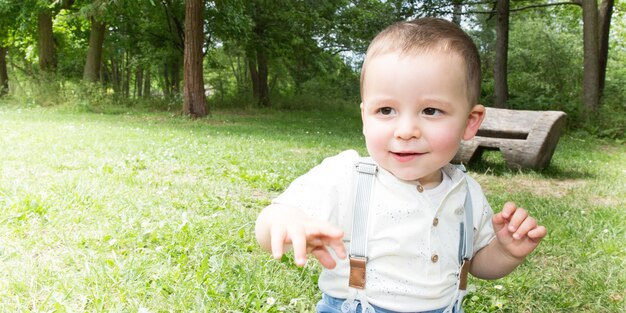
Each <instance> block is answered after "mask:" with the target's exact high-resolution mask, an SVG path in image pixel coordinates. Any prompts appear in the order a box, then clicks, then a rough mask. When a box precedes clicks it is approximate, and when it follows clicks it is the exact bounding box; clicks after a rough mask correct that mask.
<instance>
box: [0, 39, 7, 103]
mask: <svg viewBox="0 0 626 313" xmlns="http://www.w3.org/2000/svg"><path fill="white" fill-rule="evenodd" d="M7 50H8V49H7V48H6V47H3V46H0V96H4V95H6V94H7V93H9V74H8V72H7Z"/></svg>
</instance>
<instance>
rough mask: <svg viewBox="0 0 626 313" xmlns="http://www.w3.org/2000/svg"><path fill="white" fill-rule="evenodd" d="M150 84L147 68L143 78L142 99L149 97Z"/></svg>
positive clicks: (150, 91)
mask: <svg viewBox="0 0 626 313" xmlns="http://www.w3.org/2000/svg"><path fill="white" fill-rule="evenodd" d="M150 87H152V86H151V82H150V68H147V69H146V71H145V72H144V77H143V97H144V98H149V97H150V96H151V93H152V90H151V88H150Z"/></svg>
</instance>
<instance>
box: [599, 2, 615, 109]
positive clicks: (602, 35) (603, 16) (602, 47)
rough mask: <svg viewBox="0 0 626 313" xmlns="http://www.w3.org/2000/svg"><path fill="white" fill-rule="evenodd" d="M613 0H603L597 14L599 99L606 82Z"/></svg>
mask: <svg viewBox="0 0 626 313" xmlns="http://www.w3.org/2000/svg"><path fill="white" fill-rule="evenodd" d="M614 6H615V1H614V0H604V1H602V4H601V5H600V10H599V12H598V32H599V34H598V38H599V40H600V41H599V42H598V45H599V47H598V50H599V58H600V60H599V62H600V64H599V67H600V77H599V79H600V86H599V88H600V91H599V93H600V97H602V94H603V93H604V83H605V81H606V65H607V62H608V59H609V58H608V56H609V31H610V28H611V16H612V15H613V7H614Z"/></svg>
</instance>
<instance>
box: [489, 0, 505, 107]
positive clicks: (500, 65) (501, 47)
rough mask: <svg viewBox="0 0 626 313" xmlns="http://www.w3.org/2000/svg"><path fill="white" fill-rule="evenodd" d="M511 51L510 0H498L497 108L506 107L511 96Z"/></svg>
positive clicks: (494, 72) (495, 71)
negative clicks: (509, 73)
mask: <svg viewBox="0 0 626 313" xmlns="http://www.w3.org/2000/svg"><path fill="white" fill-rule="evenodd" d="M508 52H509V0H497V2H496V57H495V64H494V67H493V80H494V89H495V90H494V93H495V103H494V106H495V107H497V108H506V107H507V104H506V101H507V99H508V98H509V84H508V80H507V77H508V75H507V64H508Z"/></svg>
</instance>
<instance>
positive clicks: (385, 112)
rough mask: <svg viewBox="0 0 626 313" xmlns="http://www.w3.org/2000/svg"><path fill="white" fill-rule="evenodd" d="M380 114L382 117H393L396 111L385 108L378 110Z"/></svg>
mask: <svg viewBox="0 0 626 313" xmlns="http://www.w3.org/2000/svg"><path fill="white" fill-rule="evenodd" d="M378 112H379V113H380V114H382V115H391V114H393V113H394V112H395V110H394V109H392V108H390V107H384V108H380V109H378Z"/></svg>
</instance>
